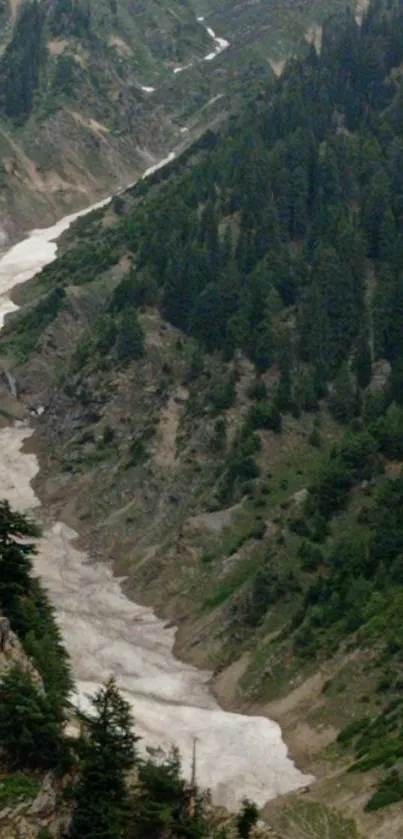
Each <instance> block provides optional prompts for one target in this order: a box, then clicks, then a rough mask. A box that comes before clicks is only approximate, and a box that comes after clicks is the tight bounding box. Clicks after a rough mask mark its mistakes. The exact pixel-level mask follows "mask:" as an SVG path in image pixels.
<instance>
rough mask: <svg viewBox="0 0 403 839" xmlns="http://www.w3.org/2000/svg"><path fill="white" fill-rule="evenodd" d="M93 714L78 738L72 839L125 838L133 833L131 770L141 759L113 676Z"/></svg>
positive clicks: (128, 712) (97, 698) (86, 718)
mask: <svg viewBox="0 0 403 839" xmlns="http://www.w3.org/2000/svg"><path fill="white" fill-rule="evenodd" d="M91 702H92V706H93V714H91V715H84V714H82V715H81V717H82V722H83V726H84V733H83V735H82V737H81V739H80V741H79V743H78V753H79V756H80V768H81V774H80V778H79V780H78V782H77V784H76V786H74V787H73V790H72V795H73V804H74V810H73V818H72V824H71V830H70V837H71V839H100V837H102V839H123V837H125V836H127V835H128V819H129V792H128V787H127V782H126V773H127V772H128V771H129V770H130V769H132V768H133V767H134V765H135V763H136V760H137V753H136V742H137V741H138V739H139V738H138V737H136V736H135V734H134V732H133V719H132V715H131V710H130V706H129V704H128V702H126V700H125V699H123V697H122V696H121V695H120V693H119V691H118V689H117V687H116V683H115V680H114V679H110V680H109V681H108V683H107V684H106V686H105V687H103V688H101V689H100V690H99V691H98V693H97V694H96V695H95V697H94V698H93V699H92V700H91Z"/></svg>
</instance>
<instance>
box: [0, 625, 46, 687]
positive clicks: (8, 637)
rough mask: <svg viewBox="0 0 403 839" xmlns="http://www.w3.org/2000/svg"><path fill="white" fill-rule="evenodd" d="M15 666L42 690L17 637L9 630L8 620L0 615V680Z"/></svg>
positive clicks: (39, 680)
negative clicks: (28, 675) (24, 671)
mask: <svg viewBox="0 0 403 839" xmlns="http://www.w3.org/2000/svg"><path fill="white" fill-rule="evenodd" d="M16 666H19V667H22V668H23V669H24V670H26V671H28V673H29V674H30V676H31V679H32V681H33V682H34V684H36V685H37V686H38V687H39V688H40V689H41V690H43V682H42V679H41V677H40V675H39V673H38V672H37V670H35V667H34V666H33V664H32V662H31V660H30V659H29V658H28V656H27V654H26V653H25V652H24V650H23V647H22V645H21V642H20V641H19V639H18V637H17V635H16V634H15V632H13V631H12V630H11V629H10V623H9V621H8V618H6V617H4V615H0V680H1V678H2V676H3V675H4V674H5V673H7V672H8V670H11V669H12V668H13V667H16Z"/></svg>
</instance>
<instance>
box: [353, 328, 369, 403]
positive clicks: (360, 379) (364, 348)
mask: <svg viewBox="0 0 403 839" xmlns="http://www.w3.org/2000/svg"><path fill="white" fill-rule="evenodd" d="M354 370H355V374H356V376H357V384H358V386H359V387H360V388H362V389H365V388H366V387H368V385H369V384H370V382H371V378H372V353H371V347H370V345H369V339H368V330H362V331H361V334H360V336H359V338H358V341H357V346H356V350H355V356H354Z"/></svg>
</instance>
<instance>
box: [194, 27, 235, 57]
mask: <svg viewBox="0 0 403 839" xmlns="http://www.w3.org/2000/svg"><path fill="white" fill-rule="evenodd" d="M197 20H198V21H199V22H203V21H204V17H198V18H197ZM205 29H206V32H207V33H208V35H210V38H212V39H213V41H215V44H216V47H215V49H214V50H213V51H212V52H209V53H208V54H207V55H205V56H204V61H213V59H214V58H217V55H220V53H221V52H223V51H224V50H226V49H227V48H228V47H229V41H226V40H225V38H218V37H217V35H216V34H215V32H214V29H212V28H211V26H206V25H205Z"/></svg>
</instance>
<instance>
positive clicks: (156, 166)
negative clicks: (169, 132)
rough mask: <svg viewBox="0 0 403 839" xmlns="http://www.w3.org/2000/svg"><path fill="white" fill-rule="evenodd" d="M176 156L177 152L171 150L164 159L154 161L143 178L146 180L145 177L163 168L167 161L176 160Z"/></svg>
mask: <svg viewBox="0 0 403 839" xmlns="http://www.w3.org/2000/svg"><path fill="white" fill-rule="evenodd" d="M175 157H176V154H175V152H174V151H171V152H169V154H168V155H167V157H164V159H163V160H159V161H158V163H154V165H153V166H150V167H149V168H148V169H146V171H145V172H144V175H143V176H142V179H143V180H144V178H147V177H148V176H149V175H152V174H153V172H156V171H157V169H162V167H163V166H166V165H167V163H170V162H171V160H174V158H175Z"/></svg>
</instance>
